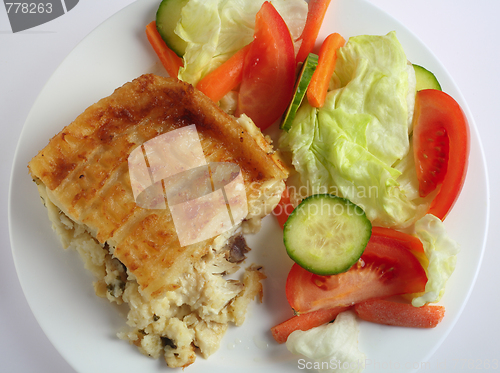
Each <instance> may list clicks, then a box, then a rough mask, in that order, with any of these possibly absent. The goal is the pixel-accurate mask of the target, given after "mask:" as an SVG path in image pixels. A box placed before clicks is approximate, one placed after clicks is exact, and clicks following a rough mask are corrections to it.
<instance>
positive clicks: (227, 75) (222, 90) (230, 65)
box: [196, 43, 252, 102]
mask: <svg viewBox="0 0 500 373" xmlns="http://www.w3.org/2000/svg"><path fill="white" fill-rule="evenodd" d="M251 44H252V43H250V44H248V45H246V46H245V47H243V48H242V49H240V50H239V51H238V52H236V53H235V54H234V55H233V56H231V58H230V59H228V60H227V61H226V62H224V63H223V64H222V65H220V66H219V67H217V68H216V69H215V70H214V71H211V72H210V73H209V74H207V75H205V76H204V77H203V79H201V80H200V81H199V82H198V84H197V85H196V88H198V89H199V90H200V91H201V92H203V93H204V94H205V95H207V96H208V97H210V98H211V99H212V101H214V102H218V101H219V100H220V99H221V98H222V97H224V96H225V95H226V94H227V93H228V92H230V91H232V90H233V89H234V88H236V87H237V86H238V84H240V83H241V80H242V78H243V63H244V61H245V56H246V55H247V52H248V50H249V49H250V45H251Z"/></svg>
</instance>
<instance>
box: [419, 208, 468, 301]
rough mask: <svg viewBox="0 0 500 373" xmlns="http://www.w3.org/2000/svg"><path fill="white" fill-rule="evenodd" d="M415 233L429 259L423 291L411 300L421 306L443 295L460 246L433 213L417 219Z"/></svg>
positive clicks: (437, 299)
mask: <svg viewBox="0 0 500 373" xmlns="http://www.w3.org/2000/svg"><path fill="white" fill-rule="evenodd" d="M415 233H416V235H417V237H418V238H419V239H420V241H422V245H423V246H424V251H425V255H426V256H427V259H429V265H428V267H427V270H426V271H427V279H428V280H427V284H426V285H425V293H424V294H423V295H421V296H419V297H417V298H414V299H413V300H412V302H411V303H412V304H413V305H414V306H415V307H421V306H423V305H424V304H426V303H430V302H432V303H433V302H438V301H439V300H440V299H441V297H442V296H443V294H444V290H445V286H446V282H447V281H448V279H449V278H450V276H451V274H452V273H453V271H454V270H455V265H456V263H457V257H456V255H457V254H458V252H459V251H460V248H459V246H458V243H457V242H455V241H453V240H452V239H451V238H450V237H449V236H448V233H446V229H445V226H444V224H443V222H442V221H441V220H440V219H439V218H437V217H435V216H434V215H431V214H427V215H425V216H424V217H423V218H422V219H420V220H418V221H417V222H416V223H415Z"/></svg>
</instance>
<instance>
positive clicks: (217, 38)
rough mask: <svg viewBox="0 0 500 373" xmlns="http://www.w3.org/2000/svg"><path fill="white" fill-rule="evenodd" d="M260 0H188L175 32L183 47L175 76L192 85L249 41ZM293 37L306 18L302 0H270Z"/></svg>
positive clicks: (306, 8) (300, 31)
mask: <svg viewBox="0 0 500 373" xmlns="http://www.w3.org/2000/svg"><path fill="white" fill-rule="evenodd" d="M263 3H264V0H189V1H188V2H187V4H186V5H185V6H184V7H183V8H182V11H181V18H180V20H179V22H178V24H177V26H176V28H175V31H174V32H175V33H176V34H177V35H178V36H179V37H180V38H181V39H183V40H184V41H186V42H187V43H188V44H187V47H186V51H185V53H184V56H183V60H184V67H182V68H181V69H180V71H179V75H178V77H179V79H181V80H184V81H186V82H188V83H191V84H193V85H196V83H197V82H198V81H199V80H200V79H201V78H202V77H203V76H205V75H206V74H207V73H209V72H210V71H212V70H214V69H215V68H217V67H218V66H219V65H220V64H222V63H223V62H224V61H226V60H227V59H229V58H230V57H231V56H232V55H233V54H234V53H236V52H237V51H238V50H239V49H241V48H243V47H244V46H245V45H247V44H249V43H250V42H251V41H252V40H253V34H254V27H255V15H256V14H257V12H258V11H259V9H260V7H261V6H262V4H263ZM271 3H272V4H273V5H274V7H275V8H276V10H277V11H278V12H279V13H280V15H281V16H282V17H283V19H284V20H285V22H286V24H287V26H288V28H289V30H290V33H291V35H292V38H293V40H294V41H295V40H297V39H298V38H299V36H300V34H301V33H302V30H303V28H304V24H305V20H306V17H307V10H308V7H307V3H306V2H305V1H304V0H272V1H271Z"/></svg>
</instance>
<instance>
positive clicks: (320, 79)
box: [307, 33, 345, 107]
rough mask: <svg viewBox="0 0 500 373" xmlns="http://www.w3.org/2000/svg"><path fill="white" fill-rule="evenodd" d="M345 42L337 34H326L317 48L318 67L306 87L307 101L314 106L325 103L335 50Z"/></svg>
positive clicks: (333, 65)
mask: <svg viewBox="0 0 500 373" xmlns="http://www.w3.org/2000/svg"><path fill="white" fill-rule="evenodd" d="M344 44H345V40H344V38H343V37H342V36H341V35H339V34H337V33H334V34H330V35H328V36H327V38H326V39H325V41H324V42H323V44H322V45H321V49H320V50H319V59H318V67H317V68H316V70H315V71H314V74H313V76H312V78H311V82H310V83H309V87H308V88H307V101H309V104H311V106H314V107H322V106H323V104H324V103H325V97H326V93H327V91H328V84H329V83H330V79H331V78H332V75H333V71H334V70H335V64H336V62H337V50H338V49H339V48H340V47H342V46H343V45H344Z"/></svg>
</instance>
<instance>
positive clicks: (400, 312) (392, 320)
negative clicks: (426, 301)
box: [354, 299, 445, 328]
mask: <svg viewBox="0 0 500 373" xmlns="http://www.w3.org/2000/svg"><path fill="white" fill-rule="evenodd" d="M354 311H355V312H356V314H357V315H358V316H359V317H360V318H361V319H363V320H366V321H370V322H374V323H377V324H384V325H395V326H406V327H410V328H434V327H436V326H437V324H439V323H440V322H441V320H442V319H443V317H444V312H445V309H444V307H443V306H429V305H425V306H422V307H413V306H412V305H411V304H408V303H399V302H393V301H389V300H383V299H372V300H367V301H365V302H361V303H358V304H356V305H354Z"/></svg>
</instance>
